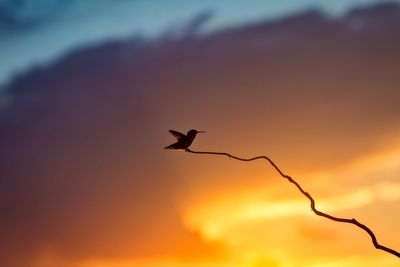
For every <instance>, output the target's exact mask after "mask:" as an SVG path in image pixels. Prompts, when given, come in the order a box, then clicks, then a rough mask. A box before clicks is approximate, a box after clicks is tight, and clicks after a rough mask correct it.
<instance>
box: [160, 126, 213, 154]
mask: <svg viewBox="0 0 400 267" xmlns="http://www.w3.org/2000/svg"><path fill="white" fill-rule="evenodd" d="M169 132H170V133H171V134H172V135H173V136H175V138H176V140H178V142H176V143H173V144H172V145H169V146H167V147H165V149H185V150H187V149H188V148H189V146H190V145H191V144H192V143H193V140H194V138H195V137H196V134H198V133H205V132H204V131H197V130H194V129H192V130H190V131H188V132H187V134H186V135H184V134H183V133H180V132H178V131H174V130H169Z"/></svg>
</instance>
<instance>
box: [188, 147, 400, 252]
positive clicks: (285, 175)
mask: <svg viewBox="0 0 400 267" xmlns="http://www.w3.org/2000/svg"><path fill="white" fill-rule="evenodd" d="M185 150H186V152H190V153H194V154H208V155H220V156H227V157H229V159H236V160H240V161H253V160H257V159H264V160H266V161H268V162H269V163H270V164H271V165H272V167H274V168H275V170H276V171H277V172H278V173H279V175H280V176H282V177H283V178H285V179H287V180H288V181H289V182H291V183H292V184H294V185H295V186H296V187H297V189H299V190H300V192H301V193H302V194H303V195H304V196H306V197H307V198H308V199H309V200H310V206H311V209H312V211H313V212H314V213H315V214H316V215H318V216H321V217H325V218H328V219H330V220H332V221H336V222H342V223H350V224H353V225H356V226H358V227H359V228H361V229H363V230H364V231H365V232H367V234H368V235H369V236H370V237H371V240H372V243H373V244H374V246H375V248H376V249H381V250H383V251H386V252H387V253H390V254H393V255H395V256H397V257H399V258H400V253H399V252H398V251H396V250H394V249H391V248H388V247H385V246H382V245H380V244H379V243H378V241H377V239H376V237H375V234H374V233H373V232H372V230H371V229H370V228H368V227H367V226H366V225H364V224H362V223H360V222H359V221H357V220H356V219H354V218H353V219H346V218H339V217H335V216H332V215H329V214H327V213H324V212H322V211H319V210H317V208H316V207H315V200H314V199H313V198H312V197H311V195H310V194H309V193H308V192H306V191H304V189H303V188H302V187H301V186H300V185H299V184H298V183H297V182H296V181H295V180H294V179H293V178H292V177H290V176H289V175H287V174H284V173H283V172H282V171H281V170H280V169H279V168H278V166H277V165H276V164H275V163H274V162H273V161H272V160H271V159H270V158H268V157H266V156H258V157H253V158H248V159H244V158H239V157H236V156H233V155H231V154H228V153H225V152H207V151H193V150H190V149H189V148H186V149H185Z"/></svg>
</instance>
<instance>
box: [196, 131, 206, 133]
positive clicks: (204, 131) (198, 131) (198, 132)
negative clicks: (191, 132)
mask: <svg viewBox="0 0 400 267" xmlns="http://www.w3.org/2000/svg"><path fill="white" fill-rule="evenodd" d="M197 133H205V131H197Z"/></svg>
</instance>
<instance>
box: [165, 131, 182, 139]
mask: <svg viewBox="0 0 400 267" xmlns="http://www.w3.org/2000/svg"><path fill="white" fill-rule="evenodd" d="M169 132H170V133H171V134H172V135H173V136H175V138H176V139H177V140H178V141H179V140H180V139H181V138H183V137H185V135H184V134H183V133H180V132H177V131H174V130H169Z"/></svg>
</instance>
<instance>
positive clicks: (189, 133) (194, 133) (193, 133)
mask: <svg viewBox="0 0 400 267" xmlns="http://www.w3.org/2000/svg"><path fill="white" fill-rule="evenodd" d="M198 133H205V131H197V130H194V129H192V130H190V131H189V132H188V133H187V135H196V134H198Z"/></svg>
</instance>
